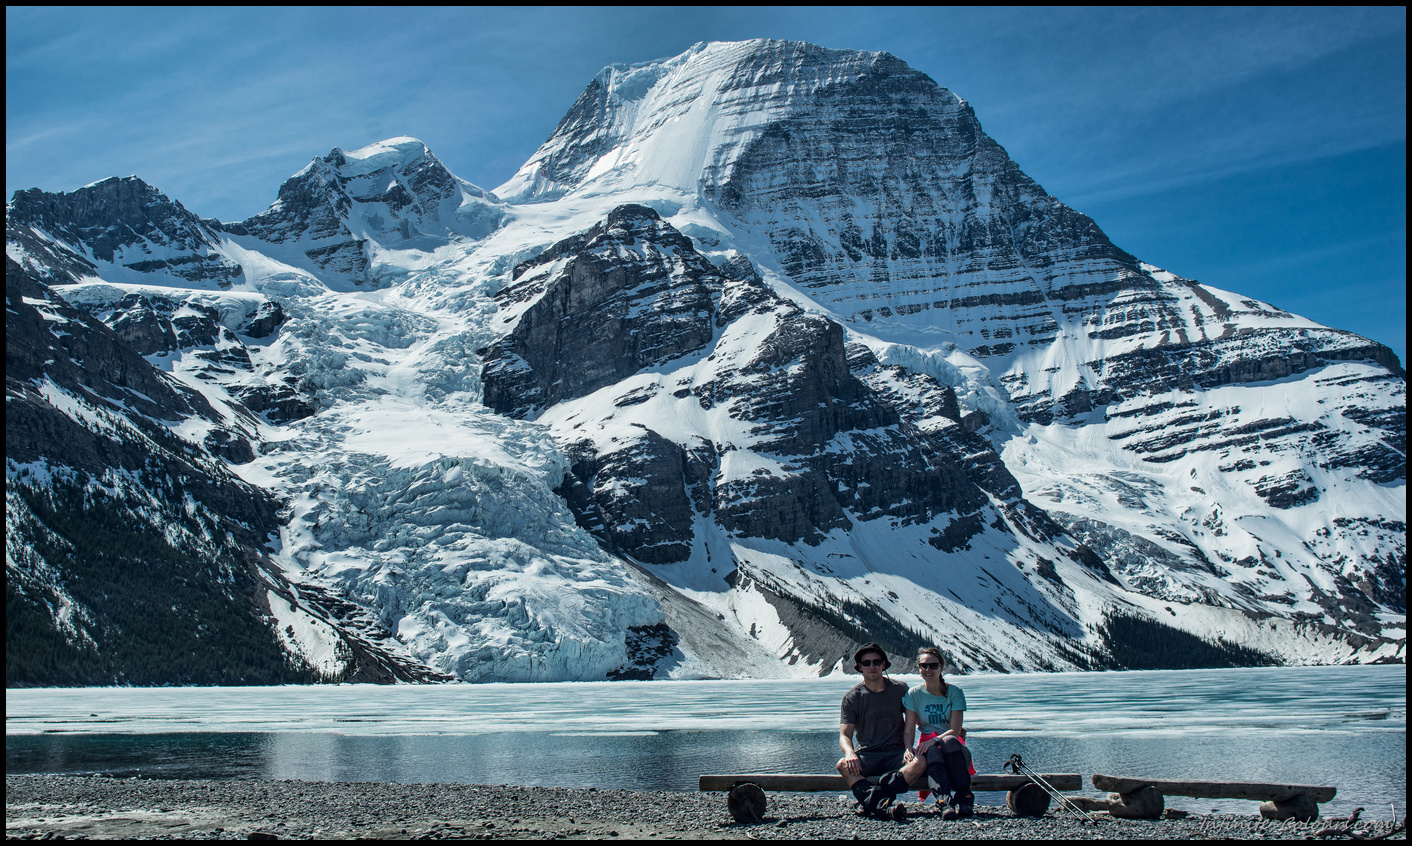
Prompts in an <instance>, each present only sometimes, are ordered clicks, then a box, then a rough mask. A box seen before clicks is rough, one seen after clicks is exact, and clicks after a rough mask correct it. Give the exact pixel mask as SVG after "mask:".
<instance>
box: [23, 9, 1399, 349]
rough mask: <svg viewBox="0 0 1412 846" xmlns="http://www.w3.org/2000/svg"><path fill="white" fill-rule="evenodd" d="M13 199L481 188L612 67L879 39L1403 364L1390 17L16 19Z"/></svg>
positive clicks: (1166, 263) (1142, 212)
mask: <svg viewBox="0 0 1412 846" xmlns="http://www.w3.org/2000/svg"><path fill="white" fill-rule="evenodd" d="M5 23H6V28H5V70H6V76H5V192H6V196H7V197H8V196H9V195H10V194H12V193H13V192H14V191H15V190H17V189H20V188H30V187H40V188H44V189H46V190H50V191H67V190H73V189H74V188H78V187H80V186H82V185H86V184H88V183H90V182H94V181H96V180H98V179H102V178H104V177H107V176H115V175H117V176H125V175H128V174H136V175H138V176H140V177H142V178H143V179H145V180H146V181H148V182H150V183H152V184H153V185H155V186H157V187H158V188H160V189H162V190H163V191H165V192H166V193H167V194H168V195H170V196H172V197H174V198H176V199H178V200H180V201H181V202H182V204H183V205H185V206H186V207H187V208H189V209H191V210H192V211H194V212H196V213H198V214H200V215H202V216H205V217H217V218H220V219H222V220H241V219H244V218H246V217H248V216H250V215H252V214H255V213H256V212H259V211H261V210H263V209H264V208H266V207H267V206H268V205H269V204H270V203H271V202H272V201H273V200H274V197H275V195H276V192H277V190H278V188H279V185H280V183H281V182H282V181H283V180H284V179H285V178H287V177H288V176H289V175H291V174H293V173H294V172H295V171H297V170H298V169H299V168H301V167H303V166H304V165H305V164H307V163H308V161H309V160H310V159H312V158H314V157H316V156H322V155H324V154H326V153H327V152H328V151H329V150H330V149H332V148H333V147H335V146H338V147H343V148H345V149H355V148H357V147H361V146H363V145H365V144H368V143H371V142H373V141H377V140H381V139H383V138H388V137H392V136H396V135H412V136H415V137H417V138H420V139H422V140H423V141H425V142H426V143H427V144H428V145H429V146H430V147H431V148H432V150H433V151H434V152H436V154H437V155H438V156H439V157H440V158H441V159H442V160H443V161H444V162H446V164H447V166H448V167H450V168H451V170H452V171H454V172H455V173H456V174H457V175H459V176H461V177H463V178H465V179H469V180H470V181H472V182H474V183H476V184H478V185H481V186H482V187H485V188H494V187H495V186H497V185H499V184H500V183H501V182H502V181H504V180H505V179H506V178H508V177H509V176H510V175H511V174H512V173H513V172H514V171H515V170H516V169H517V168H518V167H519V165H520V164H522V163H523V162H524V160H525V159H527V158H528V157H529V156H530V154H531V153H533V152H534V150H535V148H536V147H538V145H539V144H540V143H541V142H542V141H543V140H544V139H545V138H546V137H548V135H549V133H550V132H551V131H552V130H553V128H554V126H555V124H556V123H557V122H558V120H559V118H560V117H561V116H562V115H563V113H564V111H565V110H566V109H567V108H568V107H569V105H570V104H571V103H572V102H573V101H574V99H575V98H576V97H577V96H578V94H579V92H580V91H581V90H582V89H583V87H584V86H585V85H586V84H587V83H588V81H589V79H590V78H591V77H592V76H593V75H594V74H595V73H597V71H598V70H599V69H600V68H601V67H603V66H604V65H607V64H611V63H615V62H628V63H630V62H640V61H647V60H651V59H656V58H662V57H666V56H672V55H675V54H677V53H680V52H681V51H683V50H685V49H686V48H687V47H689V46H691V45H692V44H693V43H695V42H697V41H712V40H739V39H745V38H758V37H770V38H790V39H798V40H803V41H812V42H814V43H816V44H821V45H823V46H826V47H832V48H840V49H860V50H886V51H888V52H890V53H893V54H894V55H896V56H898V57H899V58H901V59H903V60H904V61H906V62H907V63H908V64H910V65H911V66H912V67H914V68H917V69H919V70H921V71H923V72H925V73H927V74H928V75H930V76H931V77H932V78H933V79H935V80H936V81H937V82H938V83H940V84H941V85H943V86H946V87H947V88H950V89H951V90H953V91H955V92H956V93H957V94H959V95H960V96H962V97H964V98H965V99H966V100H967V101H969V102H970V103H971V105H972V106H973V107H974V108H975V111H976V114H977V116H978V117H979V118H980V120H981V124H982V126H983V127H984V128H985V130H986V132H987V133H988V134H989V135H990V136H991V137H993V138H995V139H996V140H997V141H998V142H1000V143H1001V144H1002V145H1004V146H1005V148H1006V149H1007V150H1008V151H1009V152H1010V155H1011V156H1012V157H1013V158H1014V159H1015V160H1016V162H1018V163H1019V165H1020V167H1021V168H1022V169H1024V170H1025V172H1026V173H1028V174H1029V175H1030V176H1032V177H1034V178H1035V180H1036V181H1038V182H1039V183H1040V184H1041V185H1042V186H1044V188H1045V189H1046V190H1048V191H1049V193H1051V194H1053V195H1054V196H1056V197H1058V198H1059V199H1061V200H1063V201H1064V202H1065V203H1067V204H1069V205H1070V206H1073V207H1074V208H1076V209H1078V210H1080V211H1082V212H1085V213H1086V214H1088V215H1090V216H1091V217H1093V218H1094V219H1095V220H1096V221H1097V222H1098V224H1099V226H1101V227H1102V228H1103V229H1104V231H1105V232H1107V233H1108V235H1109V236H1110V237H1111V238H1112V239H1113V241H1114V242H1115V243H1117V244H1118V245H1119V246H1121V247H1123V248H1124V249H1126V250H1128V251H1129V252H1131V253H1133V254H1134V255H1137V256H1138V257H1139V258H1142V259H1144V260H1146V261H1150V262H1152V263H1154V264H1158V265H1161V266H1163V267H1166V268H1167V269H1169V270H1171V271H1173V272H1175V273H1179V274H1181V275H1183V276H1188V277H1192V278H1196V279H1199V280H1201V281H1203V282H1206V283H1209V284H1212V285H1215V286H1217V287H1220V288H1226V289H1229V290H1234V291H1238V292H1240V293H1244V294H1248V295H1251V296H1254V297H1258V298H1260V299H1263V300H1266V301H1268V302H1271V303H1274V304H1275V305H1278V306H1280V307H1282V308H1286V309H1289V310H1291V311H1294V312H1296V313H1299V314H1303V315H1305V316H1307V317H1311V318H1313V319H1315V320H1319V321H1320V322H1323V323H1326V324H1328V325H1331V326H1335V327H1338V328H1341V329H1349V330H1352V331H1355V332H1358V333H1360V334H1363V335H1366V336H1368V337H1370V338H1373V339H1375V340H1377V341H1380V342H1382V343H1384V344H1387V345H1388V346H1390V347H1392V348H1393V349H1394V350H1395V351H1396V352H1397V354H1398V356H1399V357H1400V358H1401V359H1402V360H1403V362H1404V363H1405V362H1406V359H1407V320H1406V305H1407V294H1406V288H1407V284H1406V283H1407V239H1406V223H1407V205H1406V189H1407V119H1406V112H1407V109H1406V106H1407V94H1406V71H1407V46H1406V44H1407V42H1406V37H1407V18H1406V11H1405V9H1402V8H1396V9H1385V8H1375V9H1347V8H1339V9H1305V8H1298V9H1263V8H1262V9H1097V10H1095V9H983V10H965V9H959V10H957V9H935V10H929V9H913V8H906V9H886V8H882V9H879V8H872V7H870V8H867V9H847V8H837V7H829V8H826V9H799V8H790V9H753V8H752V9H746V8H736V9H702V8H685V9H658V10H643V9H638V8H634V9H606V10H592V9H580V8H573V9H408V8H396V9H337V8H333V9H330V8H318V9H264V10H243V9H190V10H182V9H122V8H105V9H52V8H42V9H26V8H15V7H7V9H6V12H5Z"/></svg>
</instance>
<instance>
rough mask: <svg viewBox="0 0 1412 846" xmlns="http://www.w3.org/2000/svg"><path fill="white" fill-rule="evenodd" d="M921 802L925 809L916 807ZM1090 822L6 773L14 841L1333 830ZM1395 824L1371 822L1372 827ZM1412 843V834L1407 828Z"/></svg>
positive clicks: (798, 800)
mask: <svg viewBox="0 0 1412 846" xmlns="http://www.w3.org/2000/svg"><path fill="white" fill-rule="evenodd" d="M913 809H917V806H916V805H912V806H911V808H910V809H909V810H913ZM1254 809H1255V805H1254V803H1251V810H1252V815H1251V816H1235V815H1230V814H1213V815H1200V814H1193V815H1191V816H1189V817H1186V818H1184V819H1164V820H1155V821H1150V822H1148V821H1133V820H1117V819H1111V818H1108V817H1106V816H1102V817H1101V819H1100V821H1099V822H1098V823H1097V824H1090V825H1081V824H1079V823H1078V822H1076V821H1075V820H1074V819H1073V818H1072V817H1068V816H1057V815H1055V814H1054V812H1053V810H1052V809H1051V812H1050V814H1049V815H1047V816H1045V817H1043V818H1041V819H1021V818H1016V817H1015V816H1013V815H1012V814H1011V813H1010V812H1009V811H1008V810H1007V809H1005V808H1003V807H978V808H977V809H976V816H975V817H974V818H972V819H968V820H958V821H953V822H944V821H942V820H941V818H940V817H939V816H938V815H936V814H934V813H932V812H931V811H930V809H929V808H928V809H926V810H925V811H921V812H919V813H916V814H913V815H911V816H909V818H908V819H907V820H905V821H903V822H883V821H879V820H870V819H863V818H860V817H858V816H857V815H855V814H854V813H853V811H852V803H851V802H845V801H843V800H842V799H840V797H838V796H835V795H833V794H799V793H795V794H786V793H778V794H771V795H770V797H769V808H768V810H767V812H766V817H765V821H764V822H762V823H759V824H756V825H741V824H738V823H736V822H734V821H733V820H732V819H731V817H730V815H729V814H728V813H727V811H726V802H725V796H724V794H720V793H704V794H703V793H682V792H658V791H634V790H597V789H593V788H590V789H587V790H570V789H565V788H550V787H521V786H511V785H498V786H484V785H465V784H388V783H378V782H371V783H344V782H332V783H331V782H303V781H253V780H251V781H206V780H202V781H157V780H142V779H111V778H97V777H70V776H8V775H7V776H6V777H5V836H6V838H7V839H9V838H40V837H44V838H49V837H54V836H58V835H62V836H63V837H68V838H73V837H85V838H144V839H147V838H153V839H183V840H185V839H241V840H244V839H251V838H255V839H270V838H278V839H313V838H317V839H333V838H339V839H345V838H348V839H374V840H388V839H390V840H399V839H483V840H489V839H535V840H541V839H549V840H554V839H561V840H582V839H590V838H592V839H614V838H619V839H624V840H635V839H650V840H686V839H722V840H725V839H730V840H734V839H756V840H772V839H787V840H801V839H806V840H812V839H830V840H834V839H844V840H847V839H868V840H871V839H876V838H897V837H907V838H950V839H960V840H992V839H1006V840H1010V839H1019V840H1052V839H1085V840H1099V839H1105V840H1106V839H1114V838H1116V839H1137V840H1140V839H1163V840H1168V839H1189V838H1190V839H1212V838H1222V839H1225V838H1235V839H1263V840H1303V839H1305V838H1308V837H1309V836H1310V835H1312V834H1314V833H1315V832H1317V831H1319V830H1320V829H1323V828H1326V827H1328V826H1330V825H1331V824H1332V825H1337V823H1333V822H1332V821H1329V820H1320V821H1318V822H1314V823H1298V822H1270V821H1267V820H1262V819H1260V817H1259V816H1258V815H1255V814H1254ZM1390 828H1392V825H1391V824H1390V823H1388V822H1386V821H1372V820H1369V821H1366V822H1362V821H1360V823H1359V824H1358V826H1357V829H1358V832H1359V833H1360V834H1362V835H1363V836H1368V835H1377V834H1382V833H1384V832H1386V831H1388V830H1389V829H1390ZM1395 836H1396V837H1397V838H1399V839H1405V837H1406V833H1405V831H1404V832H1401V833H1399V834H1398V835H1395Z"/></svg>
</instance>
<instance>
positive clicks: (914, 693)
mask: <svg viewBox="0 0 1412 846" xmlns="http://www.w3.org/2000/svg"><path fill="white" fill-rule="evenodd" d="M902 707H903V708H906V709H907V710H908V711H916V712H917V722H918V727H919V728H920V729H921V730H922V734H926V733H928V732H936V733H937V734H941V733H943V732H945V731H948V730H950V728H951V712H952V711H964V710H966V694H964V693H962V692H961V688H959V687H957V686H956V685H954V684H949V685H947V686H946V695H945V696H937V695H936V694H934V693H928V692H927V686H926V685H925V684H919V685H917V686H916V687H913V688H909V689H908V690H907V694H906V695H905V696H903V697H902ZM909 742H910V739H909Z"/></svg>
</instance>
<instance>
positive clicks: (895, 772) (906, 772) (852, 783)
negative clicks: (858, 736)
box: [836, 752, 925, 814]
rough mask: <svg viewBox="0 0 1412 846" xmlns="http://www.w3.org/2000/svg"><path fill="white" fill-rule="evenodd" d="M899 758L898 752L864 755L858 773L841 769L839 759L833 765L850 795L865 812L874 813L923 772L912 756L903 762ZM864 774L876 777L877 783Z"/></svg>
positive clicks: (920, 763)
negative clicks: (911, 758)
mask: <svg viewBox="0 0 1412 846" xmlns="http://www.w3.org/2000/svg"><path fill="white" fill-rule="evenodd" d="M902 757H903V756H902V753H901V752H897V753H893V754H890V755H885V756H882V757H878V756H864V757H863V759H862V767H861V768H860V774H859V775H853V774H852V773H848V772H844V770H843V761H842V760H840V761H839V762H838V764H837V767H836V768H837V769H838V771H839V774H840V775H842V776H843V779H844V781H845V782H846V783H847V784H848V787H849V789H850V790H851V791H852V793H853V797H854V798H855V799H857V800H858V804H860V805H862V806H863V810H864V811H866V812H867V813H869V814H873V813H876V812H877V810H878V808H879V807H882V806H884V805H886V804H887V803H890V802H891V801H892V800H894V799H896V798H897V796H898V794H900V793H902V792H903V791H905V790H907V787H908V784H909V783H910V782H911V781H912V780H913V779H915V778H920V777H921V775H922V773H923V772H924V770H925V764H924V763H922V762H921V761H918V760H916V759H914V760H913V761H911V762H909V763H907V764H903V762H902ZM879 774H881V775H879ZM866 776H879V777H878V780H877V783H876V784H874V783H873V782H871V781H869V780H868V779H867V778H866Z"/></svg>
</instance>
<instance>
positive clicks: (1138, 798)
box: [1093, 774, 1337, 822]
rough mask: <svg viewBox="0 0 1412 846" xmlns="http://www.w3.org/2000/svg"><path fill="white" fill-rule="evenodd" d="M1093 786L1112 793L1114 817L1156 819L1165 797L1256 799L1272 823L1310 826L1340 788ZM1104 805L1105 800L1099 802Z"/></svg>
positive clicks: (1123, 780) (1118, 780) (1117, 781)
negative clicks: (1282, 822) (1279, 822)
mask: <svg viewBox="0 0 1412 846" xmlns="http://www.w3.org/2000/svg"><path fill="white" fill-rule="evenodd" d="M1093 786H1094V787H1097V788H1098V789H1099V790H1109V791H1112V793H1111V794H1110V798H1109V799H1108V800H1106V801H1107V802H1108V803H1109V804H1110V805H1111V807H1107V808H1094V810H1106V811H1108V812H1109V813H1111V814H1112V815H1113V816H1115V817H1126V818H1128V819H1149V820H1151V819H1157V818H1158V817H1159V816H1161V815H1162V806H1163V804H1164V803H1163V797H1164V796H1166V795H1173V796H1194V797H1197V798H1200V799H1254V800H1257V801H1260V802H1261V805H1260V815H1261V816H1262V817H1265V818H1266V819H1273V820H1289V819H1294V820H1300V821H1302V822H1310V821H1313V820H1317V819H1318V818H1319V805H1318V803H1320V802H1327V801H1329V800H1330V799H1332V798H1334V794H1335V793H1336V792H1337V788H1334V787H1325V786H1318V785H1312V784H1263V783H1260V782H1248V781H1181V780H1176V779H1164V778H1133V777H1122V776H1108V775H1099V774H1094V776H1093ZM1096 801H1105V800H1096Z"/></svg>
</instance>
